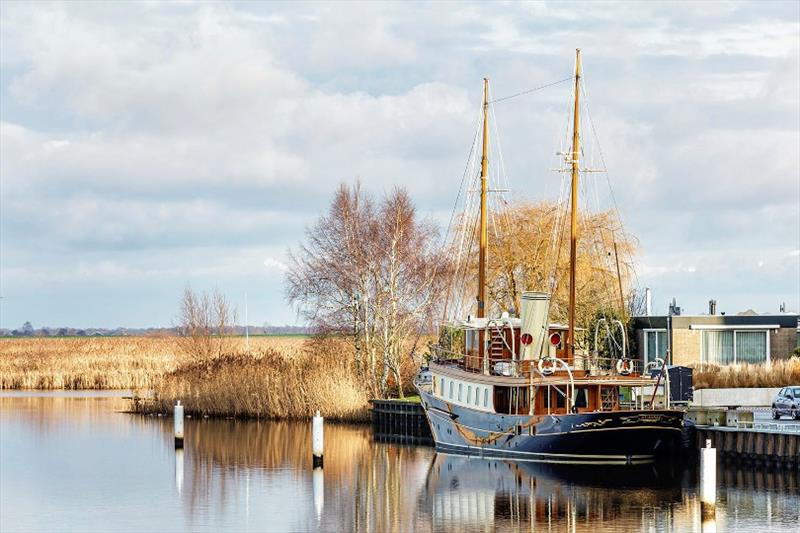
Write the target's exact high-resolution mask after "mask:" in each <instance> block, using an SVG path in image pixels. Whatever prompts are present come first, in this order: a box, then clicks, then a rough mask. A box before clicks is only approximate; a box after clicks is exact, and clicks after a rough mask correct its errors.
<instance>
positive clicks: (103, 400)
mask: <svg viewBox="0 0 800 533" xmlns="http://www.w3.org/2000/svg"><path fill="white" fill-rule="evenodd" d="M126 407H127V403H126V402H125V401H124V400H122V399H120V398H113V397H108V396H107V395H104V396H103V397H97V396H94V397H93V395H91V394H83V395H80V396H76V397H63V395H58V394H55V395H54V394H51V395H46V396H39V397H35V396H34V395H30V394H28V395H24V394H23V395H20V394H16V395H8V394H5V395H3V396H2V397H0V531H2V532H4V533H5V532H12V531H114V532H122V531H144V530H149V531H219V530H223V529H225V530H229V531H245V532H246V531H355V530H361V531H494V530H513V531H518V530H534V529H535V530H540V531H541V530H553V531H582V530H589V529H591V530H594V531H639V530H646V531H668V530H673V529H674V530H679V531H707V530H713V529H712V524H708V523H707V524H705V525H702V524H701V522H700V517H699V515H700V511H699V503H698V501H697V496H696V487H695V481H694V479H695V474H694V473H693V472H692V471H690V470H688V469H680V468H669V467H668V468H661V469H658V470H654V469H653V468H651V467H648V468H643V469H639V470H636V471H634V472H630V471H627V470H624V469H622V470H621V469H611V470H609V469H607V468H606V469H598V468H597V467H582V468H571V469H563V468H559V469H556V468H552V467H547V466H540V465H535V464H532V463H514V462H508V461H487V460H480V459H467V458H462V457H457V456H446V455H441V454H436V453H435V452H434V451H433V449H431V448H425V447H409V446H398V445H391V444H379V443H374V442H372V440H371V433H370V430H369V428H368V427H359V426H342V425H335V424H327V425H326V428H325V431H326V434H325V444H326V449H325V469H324V472H320V471H316V472H314V473H312V470H311V460H310V449H311V442H310V431H309V424H303V423H300V424H298V423H287V422H260V423H259V422H237V421H229V420H215V421H212V420H187V421H186V422H187V424H186V448H185V450H184V451H183V452H182V453H176V451H175V450H174V449H173V443H172V421H171V419H167V418H158V417H139V416H134V415H128V414H124V413H121V412H119V411H120V410H123V409H125V408H126ZM625 472H627V474H625ZM718 484H719V487H718V493H717V494H718V503H719V504H718V511H717V517H716V523H715V524H713V526H715V527H716V530H717V531H749V532H755V531H765V530H774V531H797V528H798V525H800V490H799V489H798V475H797V472H796V471H793V472H789V471H778V472H771V473H764V472H757V471H753V470H750V469H720V471H719V473H718Z"/></svg>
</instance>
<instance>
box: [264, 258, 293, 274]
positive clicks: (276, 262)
mask: <svg viewBox="0 0 800 533" xmlns="http://www.w3.org/2000/svg"><path fill="white" fill-rule="evenodd" d="M264 266H265V267H267V269H268V270H278V271H280V272H285V271H287V270H288V269H289V267H288V265H287V264H286V263H284V262H283V261H281V260H280V259H275V258H274V257H267V258H266V259H264Z"/></svg>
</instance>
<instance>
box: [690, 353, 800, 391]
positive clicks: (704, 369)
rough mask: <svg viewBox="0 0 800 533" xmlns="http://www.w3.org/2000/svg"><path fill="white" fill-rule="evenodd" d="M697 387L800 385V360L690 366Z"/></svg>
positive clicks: (735, 387) (736, 387) (732, 387)
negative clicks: (768, 363)
mask: <svg viewBox="0 0 800 533" xmlns="http://www.w3.org/2000/svg"><path fill="white" fill-rule="evenodd" d="M690 366H692V368H693V369H694V372H693V376H692V377H693V379H694V388H695V389H729V388H731V389H740V388H747V387H785V386H787V385H797V384H800V359H798V358H796V357H793V358H791V359H788V360H787V359H782V360H777V361H773V362H772V364H771V365H770V366H766V365H751V364H746V363H744V364H739V365H727V366H720V365H711V364H697V365H690Z"/></svg>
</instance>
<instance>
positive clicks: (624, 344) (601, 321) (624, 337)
mask: <svg viewBox="0 0 800 533" xmlns="http://www.w3.org/2000/svg"><path fill="white" fill-rule="evenodd" d="M612 323H613V324H614V325H617V326H619V330H620V332H621V333H622V359H627V354H628V349H627V348H628V335H627V333H625V325H624V324H623V323H622V321H621V320H619V319H614V320H613V321H612ZM600 324H605V325H606V332H608V333H609V334H610V333H611V330H610V329H609V328H608V321H607V320H606V319H605V318H601V319H599V320H598V321H597V323H596V324H595V326H594V353H599V352H598V349H597V339H598V337H599V336H600V335H599V333H600ZM609 336H610V335H609ZM615 344H616V343H615Z"/></svg>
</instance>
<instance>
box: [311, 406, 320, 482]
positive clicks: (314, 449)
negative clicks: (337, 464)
mask: <svg viewBox="0 0 800 533" xmlns="http://www.w3.org/2000/svg"><path fill="white" fill-rule="evenodd" d="M322 423H323V418H322V417H321V416H319V411H317V414H316V415H314V418H313V420H312V422H311V453H312V455H313V456H314V461H313V464H314V468H317V467H320V468H321V467H322V455H323V452H322V448H323V429H322Z"/></svg>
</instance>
